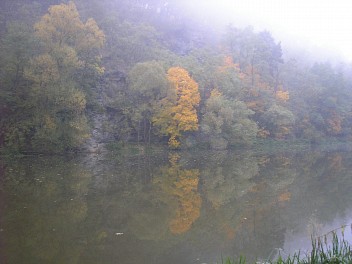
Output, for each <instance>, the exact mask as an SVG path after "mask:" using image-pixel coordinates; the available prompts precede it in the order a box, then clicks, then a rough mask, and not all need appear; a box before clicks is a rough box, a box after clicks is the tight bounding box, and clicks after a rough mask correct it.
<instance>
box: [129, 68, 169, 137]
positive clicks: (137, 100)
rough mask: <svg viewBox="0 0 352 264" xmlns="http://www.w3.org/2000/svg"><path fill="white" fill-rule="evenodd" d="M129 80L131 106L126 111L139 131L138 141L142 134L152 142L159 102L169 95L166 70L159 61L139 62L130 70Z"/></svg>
mask: <svg viewBox="0 0 352 264" xmlns="http://www.w3.org/2000/svg"><path fill="white" fill-rule="evenodd" d="M127 82H128V92H127V95H126V97H127V99H128V100H129V106H128V107H126V109H125V112H126V114H127V116H128V117H129V118H130V120H131V123H132V125H133V128H134V129H135V130H136V131H137V134H138V136H137V140H138V142H139V140H140V135H141V134H142V135H143V139H144V142H147V141H148V142H149V143H150V136H151V130H152V117H153V116H154V114H155V112H156V105H157V102H158V101H160V100H161V99H162V98H164V97H165V96H166V95H167V94H166V91H167V79H166V76H165V70H164V68H163V67H162V66H161V64H160V63H158V62H157V61H149V62H143V63H137V64H136V65H135V66H134V67H133V68H132V69H131V71H130V72H129V74H128V79H127ZM141 130H142V133H141Z"/></svg>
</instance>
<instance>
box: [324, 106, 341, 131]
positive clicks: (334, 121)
mask: <svg viewBox="0 0 352 264" xmlns="http://www.w3.org/2000/svg"><path fill="white" fill-rule="evenodd" d="M327 123H328V125H329V127H328V130H329V132H331V133H332V134H339V133H340V132H341V130H342V118H341V117H339V116H338V115H337V113H336V112H335V111H333V112H332V113H331V115H330V118H329V119H328V120H327Z"/></svg>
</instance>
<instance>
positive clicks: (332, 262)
mask: <svg viewBox="0 0 352 264" xmlns="http://www.w3.org/2000/svg"><path fill="white" fill-rule="evenodd" d="M221 263H222V264H250V263H252V262H247V261H246V258H245V257H243V256H241V257H240V258H239V259H237V260H234V259H231V258H226V259H222V261H221ZM254 263H260V264H318V263H319V264H321V263H324V264H337V263H352V251H351V244H350V242H348V241H347V240H345V239H344V237H343V236H342V237H341V238H339V237H338V236H337V234H336V233H333V236H332V239H331V241H329V239H328V238H327V236H326V235H325V236H322V237H319V238H317V239H314V240H313V241H312V249H311V250H310V251H308V252H301V251H300V252H298V253H295V254H293V255H291V256H288V257H283V256H282V255H281V254H279V255H278V256H277V257H276V258H275V259H274V260H262V261H256V262H254Z"/></svg>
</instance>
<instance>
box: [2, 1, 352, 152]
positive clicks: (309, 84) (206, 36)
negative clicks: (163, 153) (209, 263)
mask: <svg viewBox="0 0 352 264" xmlns="http://www.w3.org/2000/svg"><path fill="white" fill-rule="evenodd" d="M0 10H1V11H0V34H1V42H0V45H1V47H0V58H1V65H0V113H1V120H0V146H2V147H5V148H6V149H10V150H15V151H39V152H52V151H67V150H77V149H79V148H80V147H81V146H82V145H83V144H84V143H85V142H86V141H87V140H88V139H89V138H91V137H92V135H93V136H95V137H100V139H99V140H100V142H117V141H118V142H140V143H142V142H143V143H145V144H149V143H163V142H165V143H166V142H167V140H168V141H169V146H170V147H172V148H178V147H183V146H185V147H187V146H188V147H190V146H194V145H196V144H203V145H207V146H209V147H211V148H215V149H224V148H227V147H230V146H240V145H250V144H252V143H254V142H256V141H258V140H265V139H276V140H289V139H290V140H292V139H298V140H306V141H308V142H312V143H316V142H320V141H322V140H325V139H327V138H336V139H341V140H346V139H349V138H350V137H351V132H352V131H351V128H352V115H351V114H352V111H351V110H352V109H351V104H350V100H351V97H352V93H351V90H350V88H351V84H352V79H351V77H349V76H351V65H346V64H344V63H341V64H339V65H336V63H335V64H334V65H332V64H330V63H329V62H324V63H322V62H317V63H311V60H310V59H309V58H307V59H306V61H305V60H304V59H302V58H300V59H298V58H288V57H286V56H285V51H284V49H283V48H282V47H281V44H280V42H279V41H278V40H275V39H274V38H273V37H272V36H271V34H270V32H268V31H263V32H255V31H254V30H253V29H251V28H244V29H243V28H236V27H235V26H228V27H227V28H226V29H224V30H223V33H219V32H216V31H214V30H212V29H211V28H210V27H206V26H205V25H202V24H201V23H195V22H194V20H193V19H192V17H191V16H190V14H191V12H184V10H182V7H180V6H176V5H175V4H173V1H169V2H165V1H137V0H135V1H115V0H109V1H107V0H102V1H98V0H86V1H83V0H76V1H75V2H74V3H73V2H67V1H64V3H62V2H61V1H54V0H46V1H41V3H38V2H36V1H21V0H17V1H9V0H6V1H2V3H1V4H0ZM321 61H324V58H322V60H321ZM97 127H98V128H99V133H95V132H94V131H95V130H96V129H95V128H97ZM94 133H95V134H94Z"/></svg>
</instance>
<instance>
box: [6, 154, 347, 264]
mask: <svg viewBox="0 0 352 264" xmlns="http://www.w3.org/2000/svg"><path fill="white" fill-rule="evenodd" d="M351 190H352V153H351V152H336V151H334V152H319V151H314V152H303V153H287V152H286V153H278V154H277V155H274V154H255V153H247V152H246V153H236V152H203V153H202V154H195V153H189V152H179V153H177V154H176V153H167V152H161V153H153V154H143V155H139V156H136V155H134V156H133V157H132V156H129V157H128V156H116V157H109V156H94V155H91V156H83V157H32V158H23V159H19V160H16V161H1V162H0V263H4V264H8V263H9V264H17V263H26V264H29V263H35V264H37V263H60V264H61V263H65V264H70V263H84V264H89V263H95V264H96V263H104V264H105V263H106V264H110V263H114V264H115V263H121V264H125V263H126V264H127V263H153V264H154V263H168V264H170V263H175V264H176V263H177V264H180V263H199V264H200V263H214V262H216V261H219V260H220V258H221V256H231V257H235V256H239V255H246V256H247V259H248V258H253V259H254V258H260V259H267V258H269V257H270V256H273V255H275V254H276V253H277V250H278V249H283V250H284V252H294V251H295V250H296V249H298V248H307V247H308V246H309V244H310V242H309V241H310V236H311V234H313V235H319V234H324V233H326V232H328V231H329V230H332V229H335V228H338V227H340V226H341V225H343V224H348V225H349V224H351V223H352V195H351ZM348 236H350V230H349V233H348Z"/></svg>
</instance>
